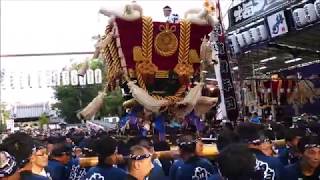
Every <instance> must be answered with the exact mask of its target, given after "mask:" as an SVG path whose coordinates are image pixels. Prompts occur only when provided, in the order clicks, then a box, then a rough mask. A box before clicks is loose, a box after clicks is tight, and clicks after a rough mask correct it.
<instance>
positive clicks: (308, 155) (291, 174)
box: [286, 136, 320, 180]
mask: <svg viewBox="0 0 320 180" xmlns="http://www.w3.org/2000/svg"><path fill="white" fill-rule="evenodd" d="M298 149H299V151H300V153H301V154H302V157H301V159H300V161H298V162H296V163H294V164H291V165H288V166H287V167H286V171H287V178H286V179H290V180H299V179H314V180H315V179H319V178H320V140H319V136H306V137H303V138H302V139H300V141H299V143H298Z"/></svg>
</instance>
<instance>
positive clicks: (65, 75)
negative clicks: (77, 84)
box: [61, 71, 70, 86]
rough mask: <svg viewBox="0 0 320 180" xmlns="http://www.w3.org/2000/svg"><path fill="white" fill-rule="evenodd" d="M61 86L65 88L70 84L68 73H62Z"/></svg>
mask: <svg viewBox="0 0 320 180" xmlns="http://www.w3.org/2000/svg"><path fill="white" fill-rule="evenodd" d="M61 75H62V85H64V86H66V85H69V84H70V74H69V71H62V73H61Z"/></svg>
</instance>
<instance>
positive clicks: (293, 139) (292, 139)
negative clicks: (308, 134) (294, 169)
mask: <svg viewBox="0 0 320 180" xmlns="http://www.w3.org/2000/svg"><path fill="white" fill-rule="evenodd" d="M300 138H301V133H300V132H299V129H297V128H292V129H288V130H287V131H286V133H285V142H286V145H285V146H284V147H281V148H279V149H278V158H279V159H280V161H281V163H282V164H283V165H285V166H286V165H288V164H294V163H296V162H297V161H298V159H299V157H298V149H297V145H298V142H299V140H300Z"/></svg>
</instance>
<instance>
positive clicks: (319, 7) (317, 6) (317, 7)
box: [314, 0, 320, 18]
mask: <svg viewBox="0 0 320 180" xmlns="http://www.w3.org/2000/svg"><path fill="white" fill-rule="evenodd" d="M314 7H315V10H316V12H317V15H318V17H319V18H320V0H317V1H315V2H314Z"/></svg>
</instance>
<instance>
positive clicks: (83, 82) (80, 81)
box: [79, 74, 87, 86]
mask: <svg viewBox="0 0 320 180" xmlns="http://www.w3.org/2000/svg"><path fill="white" fill-rule="evenodd" d="M86 80H87V75H86V74H84V75H83V76H79V84H80V86H84V85H86V82H87V81H86Z"/></svg>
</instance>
